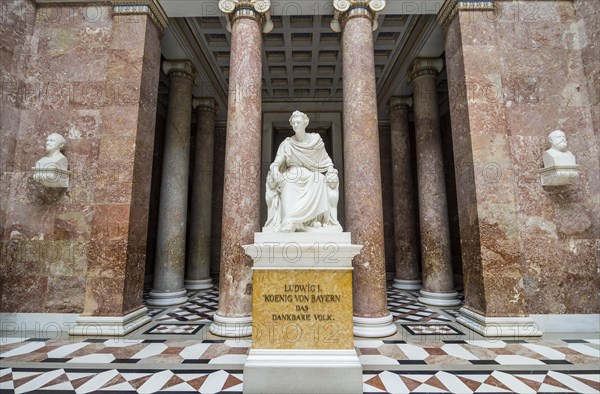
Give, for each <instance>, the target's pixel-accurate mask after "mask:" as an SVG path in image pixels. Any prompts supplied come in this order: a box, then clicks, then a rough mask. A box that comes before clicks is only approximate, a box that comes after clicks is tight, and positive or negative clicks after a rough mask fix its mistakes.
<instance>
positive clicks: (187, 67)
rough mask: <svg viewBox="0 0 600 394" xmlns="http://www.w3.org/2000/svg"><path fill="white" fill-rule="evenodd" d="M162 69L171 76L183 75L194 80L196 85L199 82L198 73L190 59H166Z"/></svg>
mask: <svg viewBox="0 0 600 394" xmlns="http://www.w3.org/2000/svg"><path fill="white" fill-rule="evenodd" d="M162 69H163V71H164V73H165V74H167V75H168V76H169V78H172V77H174V76H179V77H183V78H186V79H189V80H190V81H192V82H193V83H194V85H196V84H198V82H199V77H198V73H197V72H196V69H195V67H194V65H193V64H192V62H191V61H189V60H185V59H183V60H165V61H163V64H162Z"/></svg>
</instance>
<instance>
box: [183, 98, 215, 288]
mask: <svg viewBox="0 0 600 394" xmlns="http://www.w3.org/2000/svg"><path fill="white" fill-rule="evenodd" d="M193 106H194V107H195V108H196V111H197V116H198V122H197V126H196V151H195V157H194V170H193V180H192V195H191V199H192V201H191V204H190V209H191V212H190V226H189V229H190V237H189V242H190V244H189V246H188V259H187V260H188V262H187V267H186V278H185V288H186V289H189V290H202V289H210V288H211V287H212V279H211V277H210V244H211V239H210V237H211V222H212V215H211V214H212V184H213V150H214V142H215V137H214V133H215V116H216V114H217V103H216V101H215V99H214V98H211V97H203V98H195V99H194V100H193Z"/></svg>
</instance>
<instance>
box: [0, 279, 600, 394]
mask: <svg viewBox="0 0 600 394" xmlns="http://www.w3.org/2000/svg"><path fill="white" fill-rule="evenodd" d="M388 301H389V307H390V311H391V312H392V314H393V315H394V319H395V321H396V324H397V326H398V328H399V331H398V333H397V334H395V335H394V336H392V337H388V338H385V339H383V340H372V339H360V338H356V340H355V348H356V350H357V354H358V356H359V359H360V361H361V363H362V365H363V382H364V383H363V390H364V392H365V393H382V392H383V393H385V392H389V393H424V392H451V393H474V392H476V393H503V392H519V393H521V392H523V393H535V392H552V393H555V392H577V393H600V339H598V335H587V336H586V335H582V334H563V335H561V336H552V335H546V336H544V337H543V338H533V339H527V340H524V339H519V338H513V339H502V340H492V339H489V338H487V339H486V338H482V337H481V336H479V335H477V334H476V333H474V332H472V331H470V330H468V329H467V328H466V327H464V326H461V325H459V324H457V323H456V321H455V318H454V313H453V312H454V310H437V309H431V308H428V307H425V306H424V305H421V304H419V303H418V301H417V295H416V294H410V293H403V292H400V291H398V290H395V289H389V291H388ZM217 303H218V292H217V291H216V290H211V291H204V292H196V293H191V294H190V300H189V301H188V302H187V303H186V304H184V305H181V306H179V307H175V308H168V309H167V308H162V309H161V308H158V309H150V312H149V315H150V316H151V317H152V322H151V323H149V324H147V325H146V326H144V327H142V328H140V329H139V330H137V331H136V332H134V333H131V334H130V335H128V336H127V337H126V338H81V337H69V336H66V335H64V334H63V335H61V334H56V335H55V336H53V337H51V338H37V337H36V335H35V333H21V335H18V336H14V335H13V336H10V337H9V336H6V335H3V336H2V337H1V338H0V364H1V365H0V392H1V393H13V392H14V393H24V392H53V393H54V392H64V393H88V392H94V391H112V392H120V393H129V392H131V393H136V392H137V393H151V392H158V391H160V392H179V393H188V392H201V393H215V392H241V391H242V390H243V375H242V368H243V364H244V362H245V360H246V358H247V354H248V351H249V348H250V346H251V343H250V341H249V339H247V338H239V339H229V340H224V339H222V338H218V337H214V336H212V335H211V334H210V333H209V332H208V326H209V325H210V323H211V322H212V316H213V314H214V313H215V311H216V308H217Z"/></svg>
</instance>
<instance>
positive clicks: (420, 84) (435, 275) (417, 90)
mask: <svg viewBox="0 0 600 394" xmlns="http://www.w3.org/2000/svg"><path fill="white" fill-rule="evenodd" d="M442 66H443V60H442V59H426V58H417V59H415V62H414V63H413V64H412V66H411V70H410V79H411V83H412V86H413V100H414V107H415V134H416V153H417V178H418V189H419V216H420V217H419V219H420V224H421V227H420V228H421V256H422V259H423V288H422V289H421V297H419V301H420V302H422V303H424V304H428V305H435V306H456V305H460V303H461V302H460V300H459V299H458V294H457V293H456V291H454V283H453V278H452V261H451V254H450V232H449V226H448V203H447V201H446V183H445V180H444V158H443V154H442V138H441V135H440V120H439V111H438V99H437V85H436V79H437V74H438V72H440V71H441V69H442Z"/></svg>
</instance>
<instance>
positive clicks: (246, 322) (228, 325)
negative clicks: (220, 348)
mask: <svg viewBox="0 0 600 394" xmlns="http://www.w3.org/2000/svg"><path fill="white" fill-rule="evenodd" d="M213 317H214V322H213V324H211V325H210V327H209V330H210V332H211V333H212V334H214V335H217V336H220V337H228V338H240V337H247V336H250V335H252V316H244V317H227V316H221V315H219V314H217V313H215V315H214V316H213Z"/></svg>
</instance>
